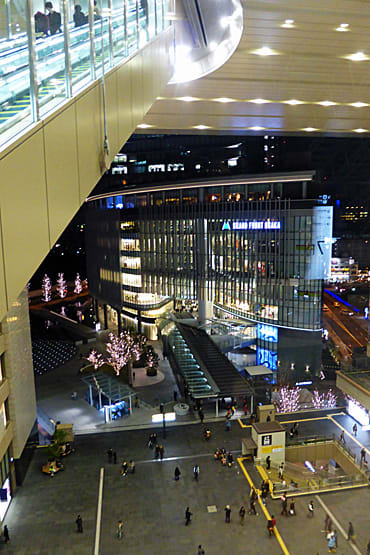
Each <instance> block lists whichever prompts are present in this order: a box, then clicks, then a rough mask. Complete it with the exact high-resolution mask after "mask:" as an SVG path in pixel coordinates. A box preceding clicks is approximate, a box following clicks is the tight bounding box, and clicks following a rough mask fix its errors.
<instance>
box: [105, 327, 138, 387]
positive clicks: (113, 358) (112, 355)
mask: <svg viewBox="0 0 370 555" xmlns="http://www.w3.org/2000/svg"><path fill="white" fill-rule="evenodd" d="M145 342H146V339H145V337H143V336H137V337H134V336H132V335H131V334H130V332H128V331H123V332H122V333H120V334H119V336H117V335H114V333H110V334H109V343H107V345H106V349H107V353H108V355H109V356H108V358H107V363H108V364H110V366H112V368H113V369H114V371H115V373H116V374H117V376H118V375H119V374H120V371H121V370H122V368H123V367H124V366H126V365H128V367H129V369H128V370H129V372H128V375H129V383H130V384H131V383H132V363H133V361H135V360H139V358H140V354H141V352H142V350H143V347H144V345H145Z"/></svg>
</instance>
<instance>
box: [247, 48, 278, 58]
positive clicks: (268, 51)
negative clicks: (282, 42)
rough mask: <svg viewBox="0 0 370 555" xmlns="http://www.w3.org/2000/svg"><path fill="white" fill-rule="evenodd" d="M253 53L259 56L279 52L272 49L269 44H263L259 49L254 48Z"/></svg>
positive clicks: (272, 54)
mask: <svg viewBox="0 0 370 555" xmlns="http://www.w3.org/2000/svg"><path fill="white" fill-rule="evenodd" d="M252 54H257V56H274V55H275V54H277V52H276V50H271V48H270V47H268V46H263V47H262V48H258V49H257V50H252Z"/></svg>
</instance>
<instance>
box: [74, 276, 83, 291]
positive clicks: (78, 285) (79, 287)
mask: <svg viewBox="0 0 370 555" xmlns="http://www.w3.org/2000/svg"><path fill="white" fill-rule="evenodd" d="M82 289H83V287H82V281H81V278H80V274H77V275H76V279H75V288H74V290H73V291H74V293H76V295H79V294H80V293H81V291H82Z"/></svg>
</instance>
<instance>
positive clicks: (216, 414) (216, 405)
mask: <svg viewBox="0 0 370 555" xmlns="http://www.w3.org/2000/svg"><path fill="white" fill-rule="evenodd" d="M217 417H218V397H217V399H216V418H217Z"/></svg>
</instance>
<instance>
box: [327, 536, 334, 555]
mask: <svg viewBox="0 0 370 555" xmlns="http://www.w3.org/2000/svg"><path fill="white" fill-rule="evenodd" d="M327 538H328V548H329V549H328V551H329V553H336V547H335V535H334V532H329V534H328V536H327Z"/></svg>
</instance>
